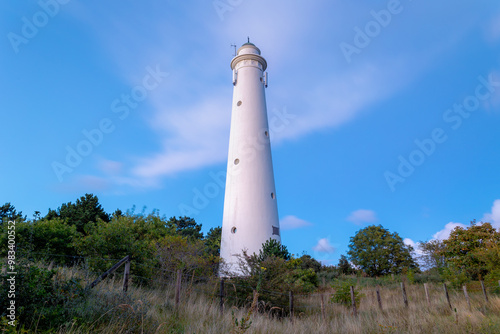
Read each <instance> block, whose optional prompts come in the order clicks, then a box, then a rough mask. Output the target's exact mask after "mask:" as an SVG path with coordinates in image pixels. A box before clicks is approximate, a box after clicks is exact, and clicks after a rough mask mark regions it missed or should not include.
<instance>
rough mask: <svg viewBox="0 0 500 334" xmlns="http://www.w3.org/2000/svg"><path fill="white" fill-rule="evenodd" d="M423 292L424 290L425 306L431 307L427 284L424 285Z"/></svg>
mask: <svg viewBox="0 0 500 334" xmlns="http://www.w3.org/2000/svg"><path fill="white" fill-rule="evenodd" d="M424 290H425V298H426V299H427V304H428V305H429V306H431V298H430V297H429V287H428V286H427V283H424Z"/></svg>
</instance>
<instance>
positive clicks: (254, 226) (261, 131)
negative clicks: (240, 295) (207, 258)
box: [220, 41, 281, 275]
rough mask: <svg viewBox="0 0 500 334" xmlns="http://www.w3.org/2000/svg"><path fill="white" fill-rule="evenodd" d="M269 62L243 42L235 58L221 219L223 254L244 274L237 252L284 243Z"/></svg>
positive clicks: (236, 271)
mask: <svg viewBox="0 0 500 334" xmlns="http://www.w3.org/2000/svg"><path fill="white" fill-rule="evenodd" d="M266 68H267V62H266V60H265V59H264V58H263V57H262V56H261V55H260V50H259V48H258V47H256V46H255V45H254V44H252V43H250V41H248V43H245V44H243V45H242V46H241V47H240V48H239V49H238V52H237V55H236V56H235V57H234V58H233V60H232V61H231V69H232V70H233V85H234V90H233V105H232V113H231V132H230V138H229V153H228V162H227V179H226V194H225V198H224V216H223V221H222V240H221V251H220V253H221V258H222V259H223V260H224V261H225V263H226V265H227V269H228V270H229V271H230V272H231V273H233V274H236V275H238V274H240V273H241V272H240V268H239V265H238V263H239V261H238V257H237V255H241V254H242V251H243V250H246V251H247V254H249V255H251V254H253V253H257V254H258V253H259V250H260V249H261V247H262V244H263V243H264V242H266V241H267V240H269V239H270V238H272V239H275V240H277V241H279V242H281V238H280V229H279V219H278V206H277V203H276V189H275V185H274V174H273V162H272V158H271V145H270V141H269V126H268V121H267V108H266V97H265V92H264V89H265V87H267V72H265V70H266Z"/></svg>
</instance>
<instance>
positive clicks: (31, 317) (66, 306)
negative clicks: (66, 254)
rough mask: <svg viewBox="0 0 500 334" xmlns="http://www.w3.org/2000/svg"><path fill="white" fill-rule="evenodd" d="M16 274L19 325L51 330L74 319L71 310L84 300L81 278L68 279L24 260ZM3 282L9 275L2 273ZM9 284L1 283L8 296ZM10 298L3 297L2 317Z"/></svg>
mask: <svg viewBox="0 0 500 334" xmlns="http://www.w3.org/2000/svg"><path fill="white" fill-rule="evenodd" d="M16 269H17V275H16V289H17V290H16V299H15V300H16V307H17V308H16V315H17V320H18V328H22V327H28V328H35V327H36V328H38V329H51V328H57V327H59V326H60V325H62V324H64V323H65V322H67V321H69V320H70V319H71V309H72V307H74V306H75V305H76V304H78V303H80V302H82V301H83V299H84V295H83V291H84V289H83V287H82V285H81V283H80V281H79V280H76V279H69V280H65V279H63V278H61V277H57V276H56V272H55V271H54V270H47V269H44V268H39V267H37V266H36V265H34V264H33V263H28V262H27V261H26V260H21V262H20V263H19V264H18V266H17V268H16ZM1 278H2V281H4V282H6V281H5V280H6V279H7V278H9V275H2V276H1ZM8 290H9V284H3V285H1V286H0V295H1V296H7V294H8ZM7 303H9V299H7V298H2V299H0V307H1V309H2V314H1V315H0V316H1V317H4V316H5V315H6V313H5V312H6V311H5V310H6V309H7Z"/></svg>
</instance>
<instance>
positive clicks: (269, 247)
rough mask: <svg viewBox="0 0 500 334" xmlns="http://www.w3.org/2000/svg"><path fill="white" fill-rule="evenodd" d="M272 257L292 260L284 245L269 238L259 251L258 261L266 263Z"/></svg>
mask: <svg viewBox="0 0 500 334" xmlns="http://www.w3.org/2000/svg"><path fill="white" fill-rule="evenodd" d="M270 256H275V257H277V258H281V259H284V260H290V258H291V257H292V254H290V252H289V251H288V249H287V248H286V246H285V245H282V244H281V243H280V242H279V241H277V240H275V239H271V238H269V240H267V241H266V242H265V243H263V244H262V248H261V250H260V251H259V255H258V259H259V260H260V261H264V260H265V259H266V258H268V257H270Z"/></svg>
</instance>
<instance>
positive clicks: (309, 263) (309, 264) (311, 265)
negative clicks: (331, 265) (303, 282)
mask: <svg viewBox="0 0 500 334" xmlns="http://www.w3.org/2000/svg"><path fill="white" fill-rule="evenodd" d="M299 260H300V261H302V263H301V264H300V268H302V269H312V270H314V272H316V273H318V272H319V271H320V270H321V263H319V262H318V261H317V260H316V259H314V258H313V257H311V255H308V254H303V255H302V256H301V257H299Z"/></svg>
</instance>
